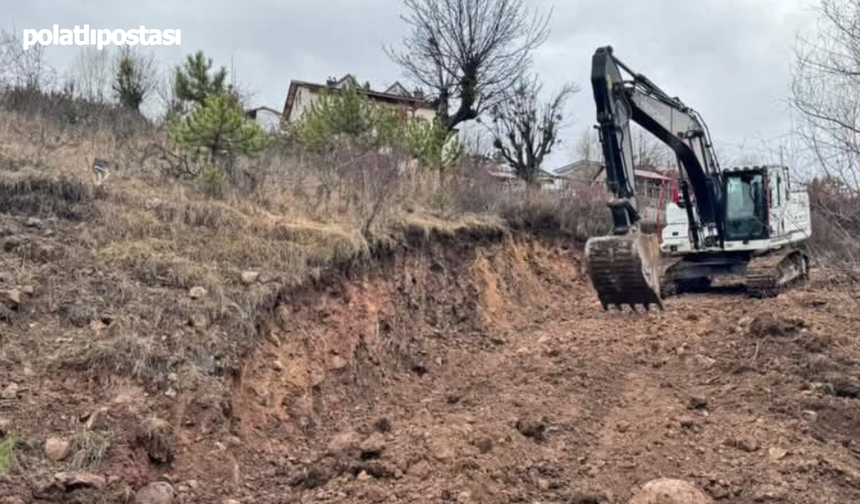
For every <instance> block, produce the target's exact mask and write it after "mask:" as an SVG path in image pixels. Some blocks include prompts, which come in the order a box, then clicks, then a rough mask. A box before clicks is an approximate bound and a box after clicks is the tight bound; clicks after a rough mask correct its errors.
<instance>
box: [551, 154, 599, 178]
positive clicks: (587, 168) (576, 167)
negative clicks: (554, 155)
mask: <svg viewBox="0 0 860 504" xmlns="http://www.w3.org/2000/svg"><path fill="white" fill-rule="evenodd" d="M602 170H603V163H601V162H599V161H590V160H588V159H580V160H579V161H575V162H573V163H570V164H567V165H564V166H562V167H560V168H556V169H555V174H556V175H558V176H561V177H565V178H570V179H577V180H583V181H590V180H594V179H595V178H596V177H597V176H598V175H599V174H600V172H601V171H602Z"/></svg>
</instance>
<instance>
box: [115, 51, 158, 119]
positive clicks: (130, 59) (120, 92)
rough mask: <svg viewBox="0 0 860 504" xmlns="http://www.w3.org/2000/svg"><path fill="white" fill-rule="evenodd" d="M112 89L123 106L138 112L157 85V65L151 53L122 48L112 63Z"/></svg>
mask: <svg viewBox="0 0 860 504" xmlns="http://www.w3.org/2000/svg"><path fill="white" fill-rule="evenodd" d="M113 74H114V79H113V84H112V86H111V87H112V88H113V91H114V95H115V96H116V98H117V101H119V103H120V104H121V105H123V106H126V107H129V108H132V109H134V110H140V106H141V104H142V103H143V102H144V100H146V99H147V97H148V96H149V95H150V94H151V92H152V91H153V89H154V88H155V86H156V84H157V75H158V64H157V62H156V60H155V55H154V54H153V53H144V52H143V51H140V50H139V49H136V48H132V47H130V46H123V47H122V48H120V50H119V53H118V54H117V56H116V59H115V61H114V70H113Z"/></svg>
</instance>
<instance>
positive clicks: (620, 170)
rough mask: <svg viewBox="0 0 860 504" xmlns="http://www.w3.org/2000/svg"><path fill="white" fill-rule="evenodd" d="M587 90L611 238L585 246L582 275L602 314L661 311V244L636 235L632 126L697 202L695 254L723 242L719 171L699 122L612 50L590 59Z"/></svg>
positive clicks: (693, 211) (692, 208)
mask: <svg viewBox="0 0 860 504" xmlns="http://www.w3.org/2000/svg"><path fill="white" fill-rule="evenodd" d="M625 74H626V76H625ZM591 85H592V90H593V92H594V101H595V104H596V106H597V123H598V126H597V127H598V130H599V132H600V141H601V144H602V146H603V156H604V161H605V163H606V189H607V191H608V192H609V194H610V201H609V204H608V206H609V209H610V211H611V214H612V235H610V236H604V237H599V238H592V239H590V240H589V241H588V243H587V244H586V249H585V250H586V261H587V265H588V273H589V276H590V277H591V280H592V283H593V285H594V287H595V289H596V290H597V294H598V298H599V299H600V302H601V304H602V305H603V307H604V308H608V307H609V306H616V307H619V308H620V307H621V306H623V305H629V306H630V307H632V308H634V309H635V307H636V306H638V305H642V306H644V307H645V308H646V309H648V308H650V306H651V305H657V306H660V307H662V303H661V300H660V247H659V239H658V237H657V236H655V235H650V234H645V233H643V232H642V231H641V217H640V210H639V202H638V200H637V197H636V185H635V184H636V180H635V171H634V159H633V145H632V134H631V130H630V123H631V121H632V122H635V123H637V124H639V125H640V126H642V127H643V128H644V129H645V130H647V131H649V132H650V133H652V134H653V135H654V136H656V137H657V138H658V139H660V140H661V141H663V142H664V143H665V144H666V145H668V146H669V147H670V148H671V149H672V150H673V151H674V152H675V154H676V155H677V157H678V161H679V164H680V166H681V167H682V168H683V171H684V175H685V176H684V177H683V178H682V190H683V191H684V193H685V194H690V191H691V190H692V194H693V195H694V196H695V198H688V199H689V200H694V203H693V204H691V205H688V214H689V221H690V231H691V238H692V240H693V242H694V243H695V244H696V245H697V246H698V244H699V243H702V244H703V245H704V246H709V247H710V246H713V245H715V244H718V243H721V242H722V240H723V238H722V230H723V224H722V220H721V219H722V212H720V210H719V209H720V208H721V207H720V204H721V201H720V198H721V192H722V189H721V188H722V185H721V183H720V179H719V177H720V171H719V165H718V164H717V161H716V156H715V155H714V151H713V148H712V146H711V142H710V138H709V134H708V131H707V128H706V127H705V125H704V122H703V121H702V120H701V118H700V117H699V115H698V114H697V113H696V112H695V111H694V110H692V109H690V108H689V107H687V106H686V105H684V104H683V103H682V102H681V101H680V100H679V99H677V98H672V97H670V96H669V95H668V94H666V93H665V92H664V91H663V90H661V89H660V88H659V87H657V86H656V85H655V84H654V83H652V82H651V81H650V80H648V79H647V78H646V77H645V76H643V75H640V74H637V73H635V72H633V71H632V70H630V68H628V67H627V66H626V65H624V63H622V62H621V61H620V60H618V59H617V58H616V57H615V56H614V55H613V52H612V48H611V47H602V48H599V49H598V50H597V51H596V52H595V54H594V57H593V58H592V71H591ZM688 184H689V186H688Z"/></svg>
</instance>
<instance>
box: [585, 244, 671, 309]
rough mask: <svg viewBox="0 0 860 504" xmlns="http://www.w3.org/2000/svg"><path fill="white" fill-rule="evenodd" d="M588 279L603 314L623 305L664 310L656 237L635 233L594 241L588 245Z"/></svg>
mask: <svg viewBox="0 0 860 504" xmlns="http://www.w3.org/2000/svg"><path fill="white" fill-rule="evenodd" d="M585 258H586V264H587V266H588V275H589V277H591V282H592V284H593V285H594V288H595V290H596V291H597V297H598V298H599V299H600V304H601V305H603V309H604V310H608V309H609V307H610V306H615V307H616V308H618V309H619V310H620V309H622V307H623V306H624V305H628V306H630V308H631V309H633V310H636V307H637V306H639V305H642V306H643V307H644V308H645V309H646V310H649V309H650V308H651V305H652V304H653V305H657V306H658V307H659V308H660V309H662V308H663V303H662V302H661V300H660V248H659V243H658V241H657V237H656V236H654V235H648V234H642V233H639V232H632V233H630V234H627V235H622V236H603V237H600V238H592V239H590V240H588V242H587V243H586V245H585Z"/></svg>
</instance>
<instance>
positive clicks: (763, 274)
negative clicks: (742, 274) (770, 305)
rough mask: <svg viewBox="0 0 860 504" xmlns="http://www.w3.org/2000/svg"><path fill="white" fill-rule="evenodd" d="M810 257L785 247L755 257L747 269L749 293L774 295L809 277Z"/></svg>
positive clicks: (759, 295) (763, 295) (751, 294)
mask: <svg viewBox="0 0 860 504" xmlns="http://www.w3.org/2000/svg"><path fill="white" fill-rule="evenodd" d="M808 275H809V258H808V257H807V256H806V254H805V253H803V252H802V251H800V250H797V249H790V248H785V249H781V250H777V251H774V252H771V253H769V254H765V255H761V256H758V257H754V258H753V259H752V260H751V261H750V263H749V265H747V271H746V286H747V293H748V294H749V295H750V296H753V297H759V298H766V297H773V296H776V295H778V294H779V293H781V292H783V291H785V290H786V289H788V288H789V287H791V286H792V285H796V284H798V283H800V282H803V281H805V280H806V279H807V277H808Z"/></svg>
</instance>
